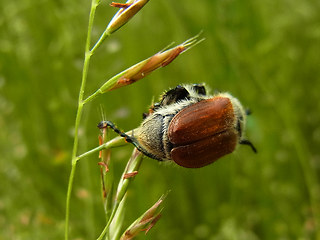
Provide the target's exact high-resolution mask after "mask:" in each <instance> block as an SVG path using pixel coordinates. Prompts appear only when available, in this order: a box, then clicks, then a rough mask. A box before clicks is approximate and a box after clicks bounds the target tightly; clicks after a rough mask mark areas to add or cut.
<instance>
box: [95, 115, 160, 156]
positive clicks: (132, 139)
mask: <svg viewBox="0 0 320 240" xmlns="http://www.w3.org/2000/svg"><path fill="white" fill-rule="evenodd" d="M97 127H98V128H99V129H102V128H106V127H110V128H111V129H112V130H113V131H114V132H115V133H117V134H119V135H120V136H121V137H123V138H124V139H125V140H126V142H128V143H131V144H132V145H133V146H135V147H136V148H137V149H138V151H140V152H142V153H143V154H144V155H146V156H147V157H150V158H153V159H157V160H159V161H162V160H161V159H158V158H156V157H155V156H154V155H153V154H150V153H149V152H147V151H146V150H145V149H144V148H143V147H141V146H140V144H139V142H138V141H137V139H136V138H135V137H133V131H132V136H129V135H128V134H126V133H124V132H122V131H121V130H120V129H119V128H117V127H116V125H115V124H114V123H113V122H110V121H101V122H100V123H99V124H98V126H97Z"/></svg>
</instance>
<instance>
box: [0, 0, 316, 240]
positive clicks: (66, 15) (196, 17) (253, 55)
mask: <svg viewBox="0 0 320 240" xmlns="http://www.w3.org/2000/svg"><path fill="white" fill-rule="evenodd" d="M108 3H110V2H103V3H102V4H101V6H100V7H99V8H98V10H97V13H96V21H95V28H94V32H93V40H97V39H98V37H99V35H100V34H101V33H102V31H103V30H104V28H105V26H106V25H107V23H108V22H109V20H110V19H111V17H112V15H113V14H114V13H115V11H116V10H115V9H112V8H111V7H109V6H108ZM89 8H90V1H89V0H88V1H75V0H69V1H61V0H58V1H57V0H39V1H33V0H20V1H11V0H2V1H1V8H0V13H1V14H0V36H1V37H0V128H1V130H0V158H1V161H0V178H1V184H0V229H1V231H0V239H63V234H64V233H63V232H64V215H65V197H66V190H67V181H68V176H69V171H70V157H71V156H70V155H71V149H72V144H73V137H72V135H73V125H74V119H75V113H76V107H77V98H78V91H79V86H80V78H81V69H82V64H83V56H84V53H83V52H84V43H85V38H86V29H87V21H88V13H89ZM200 30H203V32H204V33H203V36H204V37H205V38H206V40H205V41H204V42H202V43H201V44H200V45H198V46H196V47H195V48H193V49H191V50H190V51H188V52H187V53H185V54H183V55H181V56H179V58H178V59H176V60H175V61H174V62H173V63H172V64H170V65H169V66H168V67H166V68H163V69H160V70H157V71H156V72H154V73H153V74H152V75H150V76H148V77H147V78H146V79H143V80H142V81H140V82H138V83H136V84H134V85H131V86H129V87H126V88H122V89H118V90H115V91H113V92H111V93H109V94H105V95H102V96H100V97H99V98H97V99H95V100H94V101H93V102H92V103H90V104H88V105H87V106H85V109H84V115H83V119H82V123H83V124H82V127H81V131H80V146H79V147H80V149H79V153H82V152H85V151H86V150H88V149H91V148H94V147H95V146H97V144H98V134H99V131H98V129H97V127H96V125H97V123H98V122H99V121H100V120H101V119H102V114H101V108H103V112H104V114H105V116H106V118H107V119H109V120H112V121H114V122H116V123H117V125H118V126H120V127H121V128H122V129H124V130H129V129H132V128H135V127H137V126H138V125H139V123H140V122H141V114H142V112H144V111H146V110H147V108H148V106H149V105H150V103H151V101H152V98H154V99H157V98H158V96H159V94H161V93H162V92H163V91H164V90H166V89H169V88H171V87H174V86H176V85H177V84H180V83H202V82H205V83H206V84H207V85H208V86H210V88H211V89H212V90H214V89H219V90H221V91H228V92H230V93H232V94H233V95H234V96H236V97H237V98H239V99H240V100H241V102H242V103H243V105H244V106H246V107H250V109H251V110H252V112H253V114H252V115H251V116H250V117H249V119H248V129H247V136H248V138H249V139H250V140H251V141H252V142H253V143H254V144H255V145H256V147H257V148H258V154H254V153H253V152H252V151H251V149H250V148H249V147H245V146H241V147H239V149H238V150H237V151H236V152H235V153H233V154H231V155H228V156H226V157H224V158H223V159H222V160H219V161H218V162H216V163H214V164H212V165H210V166H207V167H205V168H202V169H196V170H192V169H182V168H180V167H175V166H168V165H164V164H159V163H158V162H156V161H154V160H151V159H145V160H144V162H143V165H142V167H141V171H140V173H139V175H138V176H137V177H136V179H135V181H134V182H133V184H132V185H131V187H130V190H129V193H128V207H127V209H126V219H125V223H124V225H125V226H128V225H129V224H130V223H131V222H132V221H133V220H134V219H135V218H137V217H138V216H140V215H141V214H142V213H143V212H144V211H145V210H146V209H147V208H149V207H150V206H151V205H152V204H153V203H154V202H155V201H156V200H157V199H158V198H159V197H160V195H161V194H163V193H165V192H166V191H167V190H169V189H171V192H170V194H169V196H168V197H167V199H166V201H165V209H164V211H163V216H162V218H161V220H160V221H159V222H158V223H157V224H156V226H155V228H154V229H152V230H151V231H150V232H149V233H148V235H147V236H144V234H141V236H139V238H138V239H187V240H188V239H190V240H191V239H210V240H212V239H217V240H220V239H221V240H223V239H226V240H227V239H245V240H251V239H284V240H285V239H320V229H317V228H316V225H315V222H316V219H318V220H319V219H320V211H319V209H320V200H319V199H320V197H319V195H320V192H319V178H320V177H319V172H320V151H319V145H320V127H319V126H320V124H319V123H320V97H319V91H320V65H319V63H320V1H317V0H306V1H298V0H291V1H286V0H279V1H262V0H258V1H257V0H242V1H240V0H224V1H222V0H221V1H218V0H202V1H192V0H184V1H170V0H169V1H168V0H167V1H166V0H158V1H156V0H153V1H150V2H149V3H148V4H147V5H146V6H145V7H144V8H143V10H142V11H141V13H139V15H138V16H136V17H135V18H134V19H132V21H131V22H130V23H129V24H127V25H126V26H125V27H123V28H122V29H121V30H119V31H118V32H116V33H115V34H114V35H113V36H112V37H111V38H109V39H108V40H107V41H106V42H105V43H104V45H103V46H102V47H101V48H100V49H99V50H98V51H97V53H96V54H95V55H94V56H93V58H92V61H91V64H90V70H89V79H88V84H87V88H86V94H89V93H92V92H93V91H95V90H96V89H97V88H98V87H99V86H100V85H101V84H102V83H103V82H104V80H106V79H107V78H109V77H111V76H113V75H114V74H116V73H118V72H119V71H121V70H123V69H125V68H127V67H129V66H131V65H133V64H135V63H136V62H138V61H140V60H142V59H145V58H147V57H149V56H151V55H152V54H154V53H156V52H157V51H159V50H160V49H163V48H164V47H165V46H167V45H168V44H169V43H171V42H172V41H175V42H177V43H180V42H183V41H184V40H186V39H187V38H189V37H192V36H194V35H195V34H197V33H198V32H199V31H200ZM131 151H132V146H127V147H124V148H119V149H115V150H114V151H113V159H114V161H115V164H114V168H115V174H116V176H117V177H119V176H120V174H121V172H122V170H123V168H124V166H125V163H126V159H128V157H129V156H130V152H131ZM98 161H99V160H98V158H97V156H91V157H88V158H85V159H83V160H81V161H80V162H79V167H78V169H77V172H76V179H75V186H74V192H73V196H72V200H71V201H72V208H71V219H70V220H71V228H70V236H71V239H95V238H96V237H97V236H98V235H99V233H100V232H101V230H102V228H103V227H104V224H105V222H104V213H103V206H102V203H101V196H100V170H99V167H98V165H97V162H98ZM317 236H318V238H317Z"/></svg>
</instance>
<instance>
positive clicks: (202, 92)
mask: <svg viewBox="0 0 320 240" xmlns="http://www.w3.org/2000/svg"><path fill="white" fill-rule="evenodd" d="M192 88H193V90H195V91H196V92H197V93H198V94H200V95H203V96H205V95H207V92H206V88H205V86H204V85H203V84H193V85H192Z"/></svg>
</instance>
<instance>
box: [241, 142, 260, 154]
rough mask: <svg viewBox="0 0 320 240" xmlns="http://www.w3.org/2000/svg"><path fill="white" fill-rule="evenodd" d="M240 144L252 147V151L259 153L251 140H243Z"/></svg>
mask: <svg viewBox="0 0 320 240" xmlns="http://www.w3.org/2000/svg"><path fill="white" fill-rule="evenodd" d="M239 144H242V145H248V146H250V147H251V149H252V151H253V152H254V153H257V149H256V148H255V147H254V146H253V144H252V142H250V141H249V140H247V139H243V140H241V141H240V142H239Z"/></svg>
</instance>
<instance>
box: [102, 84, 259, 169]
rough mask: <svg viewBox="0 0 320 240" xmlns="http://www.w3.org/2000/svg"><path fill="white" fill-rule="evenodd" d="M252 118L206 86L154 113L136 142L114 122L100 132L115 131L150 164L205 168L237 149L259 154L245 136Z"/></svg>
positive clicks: (175, 95)
mask: <svg viewBox="0 0 320 240" xmlns="http://www.w3.org/2000/svg"><path fill="white" fill-rule="evenodd" d="M247 114H248V112H246V111H245V110H244V108H243V107H242V105H241V103H240V102H239V100H238V99H236V98H235V97H233V96H232V95H230V94H229V93H217V94H215V95H213V96H211V95H207V91H206V88H205V86H204V85H202V84H192V85H183V86H181V85H178V86H177V87H175V88H173V89H170V90H169V91H167V92H165V93H164V94H163V96H162V98H161V99H160V102H158V103H155V104H153V105H152V106H151V107H150V108H149V112H148V113H145V114H144V120H143V121H142V123H141V125H140V127H138V128H137V129H136V130H135V131H134V132H132V135H131V136H129V135H127V134H125V133H124V132H122V131H120V130H119V129H118V128H117V127H116V126H115V125H114V124H113V123H112V122H110V121H102V122H100V123H99V125H98V127H99V128H104V127H111V128H112V129H113V130H114V131H115V132H116V133H118V134H119V135H120V136H122V137H124V138H125V139H126V141H127V142H130V143H132V144H133V145H134V146H135V147H136V148H137V149H138V150H139V151H141V152H142V153H143V154H144V155H146V156H148V157H150V158H153V159H156V160H159V161H174V162H175V163H176V164H178V165H180V166H182V167H186V168H200V167H204V166H206V165H209V164H211V163H213V162H214V161H216V160H217V159H219V158H221V157H223V156H224V155H227V154H229V153H232V152H233V151H234V150H235V149H236V147H237V145H238V144H243V145H248V146H250V147H251V149H252V150H253V152H255V153H256V152H257V150H256V148H255V147H254V145H253V144H252V143H251V142H250V141H249V140H247V139H246V138H245V136H244V131H245V125H246V115H247Z"/></svg>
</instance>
